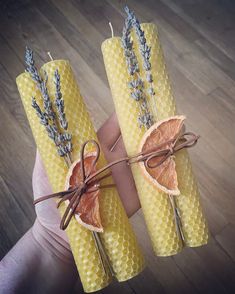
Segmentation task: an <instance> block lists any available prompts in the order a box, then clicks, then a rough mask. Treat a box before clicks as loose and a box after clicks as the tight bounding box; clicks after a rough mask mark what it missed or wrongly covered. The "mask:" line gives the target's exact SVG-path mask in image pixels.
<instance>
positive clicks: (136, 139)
mask: <svg viewBox="0 0 235 294" xmlns="http://www.w3.org/2000/svg"><path fill="white" fill-rule="evenodd" d="M142 28H143V29H144V31H145V37H146V40H147V44H148V45H150V46H151V48H152V49H151V60H150V61H151V64H152V71H151V73H152V75H153V88H154V91H155V93H156V95H155V101H154V102H155V106H156V107H154V106H153V105H152V104H150V105H151V110H152V113H153V115H154V118H155V121H158V120H161V119H165V118H167V117H170V116H172V115H175V114H176V106H175V100H174V98H173V95H172V90H171V86H170V82H169V77H168V74H167V70H166V66H165V62H164V57H163V53H162V49H161V46H160V43H159V39H158V33H157V29H156V26H155V25H154V24H142ZM132 38H133V42H134V50H135V53H136V56H137V59H138V61H139V64H140V75H141V76H142V79H143V80H145V74H144V72H143V68H142V66H141V64H142V60H141V57H140V54H139V50H138V48H137V40H136V37H135V35H134V34H133V33H132ZM102 52H103V57H104V63H105V68H106V73H107V77H108V80H109V84H110V88H111V92H112V96H113V99H114V104H115V108H116V112H117V116H118V119H119V123H120V127H121V131H122V136H123V140H124V143H125V146H126V149H127V153H128V155H129V156H131V155H134V154H136V153H138V151H139V150H138V147H139V144H140V141H141V138H142V136H143V134H144V129H143V128H142V129H140V128H139V126H138V123H137V117H138V113H139V106H138V102H136V101H134V100H133V99H131V98H130V89H129V87H128V82H129V81H130V76H129V74H128V71H127V66H126V61H125V57H124V52H123V49H122V46H121V39H120V38H119V37H115V38H111V39H108V40H106V41H105V42H104V43H103V44H102ZM156 110H157V111H156ZM176 168H177V174H178V181H179V189H180V191H181V195H180V196H177V205H178V208H179V211H180V213H181V220H182V227H183V232H184V236H185V244H186V245H188V246H192V247H193V246H200V245H203V244H206V243H207V240H208V228H207V225H206V221H205V218H204V216H203V213H202V209H201V205H200V196H199V192H198V188H197V184H196V181H195V178H194V175H193V172H192V168H191V163H190V159H189V156H188V153H187V151H185V150H183V151H182V152H180V153H178V154H177V155H176ZM132 172H133V176H134V179H135V183H136V186H137V190H138V194H139V197H140V201H141V205H142V209H143V213H144V216H145V220H146V224H147V227H148V231H149V234H150V237H151V240H152V244H153V248H154V251H155V253H156V255H159V256H169V255H173V254H176V253H178V252H179V251H180V250H181V249H182V245H183V244H182V242H181V240H180V239H179V238H178V235H177V233H176V229H175V222H174V217H173V211H172V208H171V204H170V201H169V199H168V197H167V195H166V194H165V193H163V192H161V191H158V190H156V189H155V187H153V186H152V185H151V184H150V183H149V182H148V181H147V180H146V179H145V178H144V177H143V176H142V173H141V170H140V168H139V166H138V165H132Z"/></svg>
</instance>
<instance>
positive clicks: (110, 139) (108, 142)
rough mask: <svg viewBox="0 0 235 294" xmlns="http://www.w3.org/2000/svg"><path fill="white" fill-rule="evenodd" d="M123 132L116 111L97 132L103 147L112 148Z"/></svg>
mask: <svg viewBox="0 0 235 294" xmlns="http://www.w3.org/2000/svg"><path fill="white" fill-rule="evenodd" d="M120 134H121V132H120V128H119V124H118V119H117V115H116V113H115V112H114V113H113V114H112V115H111V116H110V117H109V118H108V119H107V120H106V122H105V123H104V124H103V125H102V126H101V128H100V129H99V130H98V132H97V136H98V139H99V141H100V142H101V144H102V147H103V148H106V149H110V148H111V147H112V146H113V144H114V143H115V142H116V141H117V139H118V138H119V136H120Z"/></svg>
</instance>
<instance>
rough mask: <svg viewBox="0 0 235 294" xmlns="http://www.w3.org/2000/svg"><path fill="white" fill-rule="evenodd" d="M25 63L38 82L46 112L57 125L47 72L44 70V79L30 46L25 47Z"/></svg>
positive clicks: (27, 69)
mask: <svg viewBox="0 0 235 294" xmlns="http://www.w3.org/2000/svg"><path fill="white" fill-rule="evenodd" d="M25 63H26V65H27V66H26V71H27V72H28V73H29V74H30V75H31V77H32V79H33V80H34V81H35V82H36V85H37V87H38V89H39V90H40V92H41V94H42V98H43V106H44V109H45V113H46V114H47V115H48V118H49V119H50V120H52V122H53V123H54V125H55V127H56V124H55V113H54V111H53V108H52V103H51V100H50V97H49V94H48V91H47V87H46V84H47V73H46V71H44V79H42V77H41V76H40V74H39V72H38V70H37V67H36V66H35V62H34V58H33V50H31V49H30V48H29V47H26V49H25Z"/></svg>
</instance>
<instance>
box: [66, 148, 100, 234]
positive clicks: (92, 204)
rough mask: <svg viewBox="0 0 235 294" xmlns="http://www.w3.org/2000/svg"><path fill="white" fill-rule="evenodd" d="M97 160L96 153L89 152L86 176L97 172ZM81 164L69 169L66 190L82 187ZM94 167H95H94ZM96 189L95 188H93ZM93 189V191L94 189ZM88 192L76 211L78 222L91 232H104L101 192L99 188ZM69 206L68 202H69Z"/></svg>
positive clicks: (85, 160) (86, 157)
mask: <svg viewBox="0 0 235 294" xmlns="http://www.w3.org/2000/svg"><path fill="white" fill-rule="evenodd" d="M95 158H96V153H95V152H89V153H87V154H86V155H85V158H84V168H85V174H88V173H94V172H96V170H97V169H96V166H93V162H94V160H95ZM80 164H81V162H80V159H79V160H77V161H75V162H74V163H73V164H72V165H71V167H70V168H69V171H68V174H67V177H66V184H65V188H66V189H68V188H69V187H73V186H75V185H80V184H81V182H82V175H81V166H80ZM92 166H93V167H92ZM92 188H94V187H92ZM92 188H91V189H92ZM91 189H90V191H89V189H88V191H87V192H86V193H84V194H83V195H82V196H81V199H80V202H79V204H78V206H77V209H76V211H75V218H76V220H77V221H78V222H79V223H80V224H81V225H83V226H84V227H86V228H87V229H89V230H91V231H96V232H103V227H102V224H101V217H100V208H99V196H100V190H99V189H98V188H97V189H96V190H95V191H91ZM93 190H94V189H93ZM67 204H68V201H67Z"/></svg>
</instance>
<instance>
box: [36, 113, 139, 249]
mask: <svg viewBox="0 0 235 294" xmlns="http://www.w3.org/2000/svg"><path fill="white" fill-rule="evenodd" d="M97 136H98V139H99V142H100V145H101V148H102V151H103V152H104V155H105V157H106V160H107V161H108V162H111V161H114V160H116V159H118V158H122V157H125V156H126V151H125V147H124V144H123V141H122V138H121V137H120V129H119V125H118V121H117V117H116V114H115V113H114V114H113V115H111V116H110V118H109V119H108V120H107V121H106V122H105V123H104V124H103V126H102V127H101V128H100V129H99V130H98V132H97ZM119 137H120V138H119ZM118 138H119V139H118ZM117 139H118V141H117ZM115 143H116V144H115ZM114 144H115V147H114V148H112V147H113V146H114ZM112 149H113V150H112ZM112 176H113V180H114V182H115V184H116V187H117V190H118V192H119V196H120V198H121V200H122V203H123V206H124V208H125V210H126V212H127V215H128V216H131V215H133V214H134V213H135V212H136V211H137V210H138V209H139V208H140V203H139V199H138V196H137V193H136V188H135V184H134V180H133V177H132V173H131V170H130V167H129V166H128V165H127V164H126V163H120V164H118V165H116V166H114V167H113V168H112ZM32 182H33V191H34V199H37V198H39V197H40V196H43V195H48V194H51V193H52V189H51V186H50V184H49V181H48V178H47V175H46V172H45V169H44V167H43V163H42V160H41V158H40V155H39V153H38V152H37V154H36V161H35V166H34V171H33V180H32ZM35 209H36V214H37V222H36V225H35V226H34V234H35V235H39V233H41V232H39V231H42V229H43V230H45V231H46V232H45V233H44V235H45V234H47V236H46V238H53V240H56V242H53V244H54V245H53V246H56V247H58V248H57V249H58V250H59V251H60V247H61V250H63V254H67V253H66V250H67V251H69V250H70V247H69V243H68V239H67V236H66V233H65V232H64V231H62V230H61V229H60V220H61V217H60V215H59V212H58V209H57V207H56V202H55V200H53V199H48V200H46V201H43V202H40V203H38V204H37V205H36V207H35ZM42 241H43V239H42ZM43 242H44V241H43ZM64 249H66V250H65V251H64ZM68 254H71V253H70V252H68Z"/></svg>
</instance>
